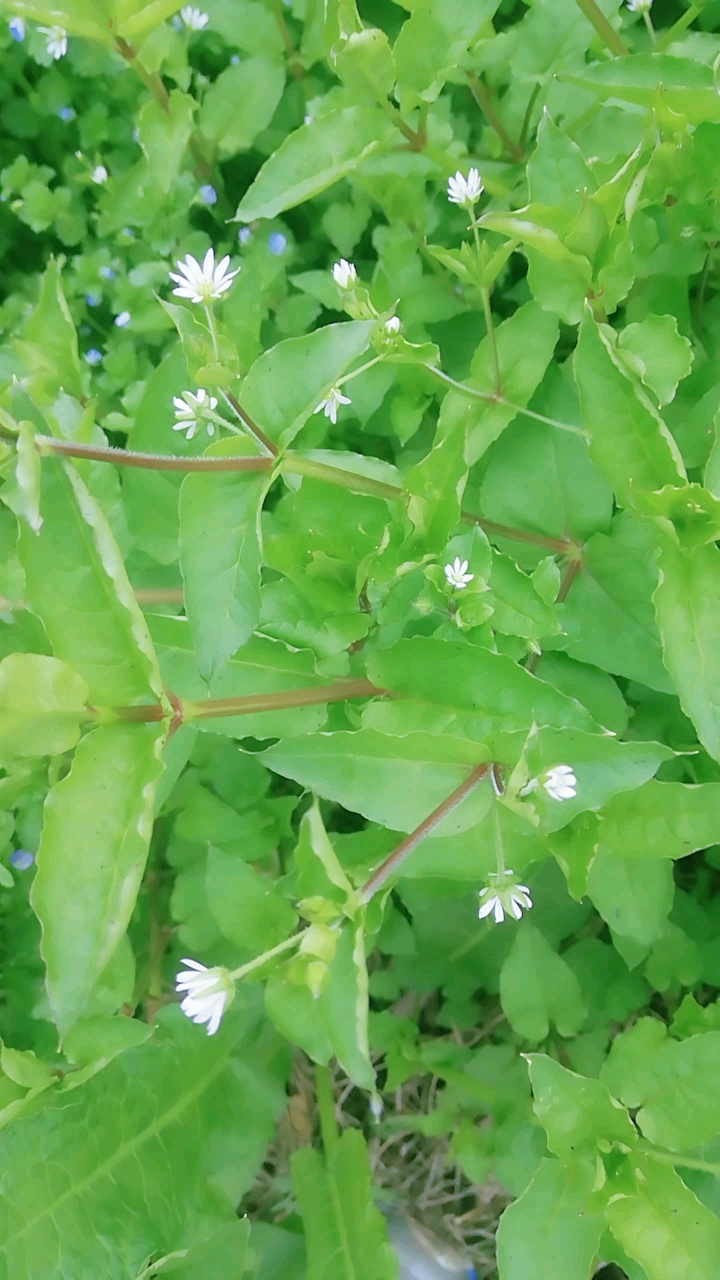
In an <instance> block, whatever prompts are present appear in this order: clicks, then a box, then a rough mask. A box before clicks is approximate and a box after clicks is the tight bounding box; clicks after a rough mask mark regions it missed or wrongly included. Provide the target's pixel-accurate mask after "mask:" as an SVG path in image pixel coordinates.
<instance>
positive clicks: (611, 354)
mask: <svg viewBox="0 0 720 1280" xmlns="http://www.w3.org/2000/svg"><path fill="white" fill-rule="evenodd" d="M614 337H615V335H614V332H613V330H611V329H610V328H609V327H608V326H607V325H598V324H597V323H596V321H595V320H594V319H593V317H592V313H591V312H590V310H589V308H587V309H586V311H585V315H584V317H583V322H582V326H581V329H580V338H579V341H578V345H577V347H576V349H575V357H574V368H575V380H576V382H577V387H578V393H579V395H580V405H581V408H582V413H583V423H584V426H585V429H586V431H587V432H588V434H589V442H590V457H591V458H592V459H593V462H595V463H596V464H597V466H598V468H599V469H600V471H601V472H602V473H603V475H604V476H605V478H606V479H607V480H608V481H609V482H610V484H611V485H612V487H613V489H614V491H615V494H616V495H617V499H618V501H619V502H620V503H621V504H622V505H623V506H625V507H632V506H633V505H634V500H633V489H634V488H638V489H651V490H652V489H661V488H662V486H663V485H666V484H670V485H674V484H678V483H680V484H682V483H683V481H684V480H685V479H686V476H685V468H684V466H683V462H682V458H681V457H680V453H679V450H678V447H677V445H676V444H675V441H674V439H673V437H672V436H671V434H670V432H669V431H668V429H667V427H666V426H665V423H664V422H663V421H662V418H661V417H660V415H659V414H658V412H657V410H656V409H655V408H654V406H653V405H652V404H651V402H650V400H649V399H648V397H647V395H646V393H645V392H644V391H643V390H642V388H641V387H640V386H639V385H637V384H633V383H632V381H631V380H630V378H629V376H628V373H627V371H626V369H625V368H624V366H623V363H622V360H621V359H620V358H619V357H618V354H617V352H616V350H615V347H614Z"/></svg>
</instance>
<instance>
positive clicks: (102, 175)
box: [90, 164, 108, 186]
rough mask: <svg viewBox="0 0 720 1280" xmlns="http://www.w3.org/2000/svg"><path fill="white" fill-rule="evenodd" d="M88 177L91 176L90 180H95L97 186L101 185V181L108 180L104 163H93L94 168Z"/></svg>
mask: <svg viewBox="0 0 720 1280" xmlns="http://www.w3.org/2000/svg"><path fill="white" fill-rule="evenodd" d="M90 178H91V180H92V181H93V182H97V184H98V186H101V185H102V183H103V182H107V180H108V171H107V169H106V168H105V165H104V164H96V165H95V168H94V169H93V171H92V173H91V174H90Z"/></svg>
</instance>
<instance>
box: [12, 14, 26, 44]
mask: <svg viewBox="0 0 720 1280" xmlns="http://www.w3.org/2000/svg"><path fill="white" fill-rule="evenodd" d="M8 31H9V32H10V35H11V37H12V39H13V40H17V41H18V43H20V41H21V40H24V39H25V23H24V22H23V20H22V18H11V19H10V21H9V22H8Z"/></svg>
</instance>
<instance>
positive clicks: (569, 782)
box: [542, 764, 577, 800]
mask: <svg viewBox="0 0 720 1280" xmlns="http://www.w3.org/2000/svg"><path fill="white" fill-rule="evenodd" d="M542 784H543V787H544V788H545V790H546V791H547V793H548V795H549V796H550V799H551V800H573V799H574V798H575V796H576V795H577V778H576V777H575V774H574V773H573V771H572V769H571V768H570V765H569V764H556V765H555V767H554V769H548V771H547V773H546V774H545V776H544V778H543V779H542Z"/></svg>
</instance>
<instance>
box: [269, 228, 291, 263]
mask: <svg viewBox="0 0 720 1280" xmlns="http://www.w3.org/2000/svg"><path fill="white" fill-rule="evenodd" d="M268 249H269V250H270V252H271V253H274V254H275V256H276V257H277V258H279V257H280V255H281V254H283V253H284V252H285V250H286V249H287V239H286V237H285V236H284V235H283V233H282V231H273V233H272V235H271V236H268Z"/></svg>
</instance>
